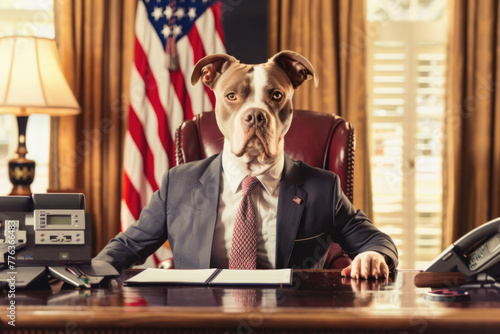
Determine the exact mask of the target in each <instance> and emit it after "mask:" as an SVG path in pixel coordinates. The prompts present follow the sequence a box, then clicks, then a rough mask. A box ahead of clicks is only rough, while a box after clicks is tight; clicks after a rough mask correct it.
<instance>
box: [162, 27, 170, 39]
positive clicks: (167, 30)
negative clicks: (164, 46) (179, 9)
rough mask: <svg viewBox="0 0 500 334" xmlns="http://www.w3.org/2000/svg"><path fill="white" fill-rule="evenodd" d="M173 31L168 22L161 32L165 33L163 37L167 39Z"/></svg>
mask: <svg viewBox="0 0 500 334" xmlns="http://www.w3.org/2000/svg"><path fill="white" fill-rule="evenodd" d="M171 32H172V30H171V29H170V27H169V26H168V25H166V24H164V25H163V29H162V30H161V34H162V35H163V37H164V38H165V39H167V37H168V36H170V33H171Z"/></svg>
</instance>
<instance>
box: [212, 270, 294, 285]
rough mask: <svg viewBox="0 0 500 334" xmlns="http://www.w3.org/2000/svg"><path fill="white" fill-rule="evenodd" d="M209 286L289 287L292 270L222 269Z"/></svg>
mask: <svg viewBox="0 0 500 334" xmlns="http://www.w3.org/2000/svg"><path fill="white" fill-rule="evenodd" d="M210 284H214V285H215V284H216V285H222V284H227V285H231V284H235V285H240V284H241V285H252V284H254V285H281V284H283V285H291V284H292V269H289V268H288V269H276V270H273V269H256V270H232V269H224V270H221V272H220V273H219V274H218V275H217V276H215V277H214V278H213V279H212V281H210Z"/></svg>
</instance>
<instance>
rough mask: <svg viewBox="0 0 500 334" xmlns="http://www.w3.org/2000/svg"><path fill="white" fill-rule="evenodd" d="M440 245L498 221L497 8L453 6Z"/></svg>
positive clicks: (486, 1) (488, 1) (487, 0)
mask: <svg viewBox="0 0 500 334" xmlns="http://www.w3.org/2000/svg"><path fill="white" fill-rule="evenodd" d="M449 13H450V17H451V19H450V30H449V32H450V34H449V44H450V45H449V58H448V75H447V85H448V89H447V93H448V96H447V111H446V123H445V126H446V136H445V138H446V143H445V164H444V167H445V168H444V173H445V174H444V181H445V182H444V222H445V229H444V231H445V233H444V244H445V245H447V244H450V243H451V242H453V241H455V240H456V239H458V238H459V237H461V236H462V235H464V234H466V233H467V232H469V231H470V230H472V229H473V228H475V227H477V226H479V225H481V224H483V223H485V222H486V221H488V220H490V219H493V218H495V217H498V216H500V182H499V181H500V178H499V176H498V173H500V138H499V136H500V135H499V132H500V99H499V95H498V94H499V93H498V90H497V86H498V83H499V72H498V71H499V65H500V63H499V61H500V52H499V40H498V39H499V32H500V29H499V4H498V2H497V1H495V0H481V1H477V0H476V1H474V0H471V1H465V0H462V1H451V2H450V12H449Z"/></svg>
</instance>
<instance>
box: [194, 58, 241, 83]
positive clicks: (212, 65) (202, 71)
mask: <svg viewBox="0 0 500 334" xmlns="http://www.w3.org/2000/svg"><path fill="white" fill-rule="evenodd" d="M234 62H238V60H237V59H236V58H234V57H231V56H229V55H226V54H213V55H210V56H206V57H204V58H202V59H200V60H199V61H198V63H196V65H195V66H194V69H193V73H191V85H193V86H194V85H196V84H197V83H198V81H199V80H200V78H201V81H202V82H203V83H204V84H205V85H207V86H208V87H210V89H212V88H213V86H214V84H215V81H216V80H217V79H218V77H219V76H220V75H221V74H222V72H224V71H225V70H227V68H228V67H229V65H231V64H232V63H234Z"/></svg>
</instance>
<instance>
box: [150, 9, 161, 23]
mask: <svg viewBox="0 0 500 334" xmlns="http://www.w3.org/2000/svg"><path fill="white" fill-rule="evenodd" d="M151 16H152V17H154V18H155V21H158V20H159V19H161V17H162V16H163V13H162V10H161V7H155V9H154V10H153V12H152V13H151Z"/></svg>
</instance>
